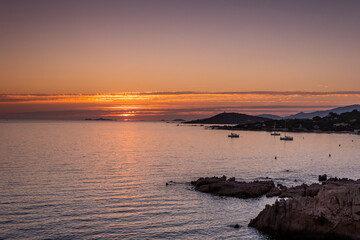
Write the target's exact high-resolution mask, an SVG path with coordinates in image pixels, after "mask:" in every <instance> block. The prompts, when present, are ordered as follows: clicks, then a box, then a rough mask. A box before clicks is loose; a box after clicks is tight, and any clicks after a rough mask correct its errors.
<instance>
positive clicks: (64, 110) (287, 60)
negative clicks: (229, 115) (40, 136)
mask: <svg viewBox="0 0 360 240" xmlns="http://www.w3.org/2000/svg"><path fill="white" fill-rule="evenodd" d="M359 12H360V1H355V0H354V1H351V0H344V1H332V0H328V1H289V0H286V1H285V0H284V1H253V0H249V1H245V0H244V1H236V0H222V1H220V0H218V1H213V0H206V1H205V0H204V1H202V0H196V1H186V0H178V1H176V0H174V1H169V0H153V1H149V0H142V1H140V0H129V1H125V0H124V1H115V0H102V1H100V0H97V1H95V0H87V1H81V0H77V1H49V0H34V1H20V0H1V1H0V94H1V95H0V118H26V119H83V118H84V117H99V116H108V117H112V118H117V119H120V120H159V119H169V118H173V117H181V118H187V119H189V118H197V117H203V116H210V115H213V114H215V113H218V112H222V111H235V112H244V113H249V114H260V113H273V114H280V115H286V114H289V113H296V112H299V111H313V110H320V109H328V108H332V107H336V106H343V105H350V104H359V103H360V14H359Z"/></svg>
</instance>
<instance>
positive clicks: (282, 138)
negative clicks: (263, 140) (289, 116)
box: [280, 120, 294, 141]
mask: <svg viewBox="0 0 360 240" xmlns="http://www.w3.org/2000/svg"><path fill="white" fill-rule="evenodd" d="M285 130H286V120H285ZM280 140H284V141H292V140H294V138H293V137H291V136H286V135H285V136H283V137H280Z"/></svg>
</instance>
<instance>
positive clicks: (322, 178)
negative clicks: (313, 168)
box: [319, 174, 327, 182]
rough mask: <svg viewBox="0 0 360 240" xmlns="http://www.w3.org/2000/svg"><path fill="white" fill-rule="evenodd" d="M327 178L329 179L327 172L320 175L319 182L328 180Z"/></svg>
mask: <svg viewBox="0 0 360 240" xmlns="http://www.w3.org/2000/svg"><path fill="white" fill-rule="evenodd" d="M326 180H327V176H326V174H324V175H319V182H323V181H326Z"/></svg>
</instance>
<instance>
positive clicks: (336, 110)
mask: <svg viewBox="0 0 360 240" xmlns="http://www.w3.org/2000/svg"><path fill="white" fill-rule="evenodd" d="M353 110H358V111H360V105H359V104H355V105H350V106H345V107H338V108H333V109H330V110H325V111H316V112H311V113H304V112H299V113H297V114H294V115H290V116H287V117H284V118H286V119H295V118H296V119H312V118H314V117H325V116H327V115H329V113H331V112H332V113H336V114H341V113H345V112H351V111H353Z"/></svg>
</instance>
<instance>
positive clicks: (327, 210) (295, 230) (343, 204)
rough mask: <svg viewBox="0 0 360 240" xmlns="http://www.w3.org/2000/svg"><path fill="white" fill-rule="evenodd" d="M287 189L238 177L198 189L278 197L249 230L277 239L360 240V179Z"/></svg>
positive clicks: (199, 183)
mask: <svg viewBox="0 0 360 240" xmlns="http://www.w3.org/2000/svg"><path fill="white" fill-rule="evenodd" d="M324 176H325V175H322V176H319V180H322V183H314V184H311V185H307V184H302V185H299V186H295V187H290V188H287V187H286V186H282V185H281V184H278V185H277V186H275V183H274V182H273V181H271V180H269V181H253V182H239V181H235V178H229V179H227V178H226V176H223V177H220V178H219V177H210V178H199V179H198V180H196V181H193V182H191V184H192V185H194V186H195V190H197V191H200V192H205V193H211V194H215V195H219V196H230V197H238V198H256V197H261V196H264V195H266V197H274V196H277V197H279V198H280V200H276V202H275V203H274V204H273V205H266V207H265V209H264V210H262V211H261V212H260V213H259V215H258V216H257V217H256V218H255V219H252V220H251V221H250V223H249V227H254V228H256V229H258V230H259V231H261V232H263V233H265V234H268V235H270V236H272V237H275V238H276V239H360V179H359V180H356V181H355V180H351V179H346V178H344V179H337V178H330V179H328V180H326V176H325V178H324Z"/></svg>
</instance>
